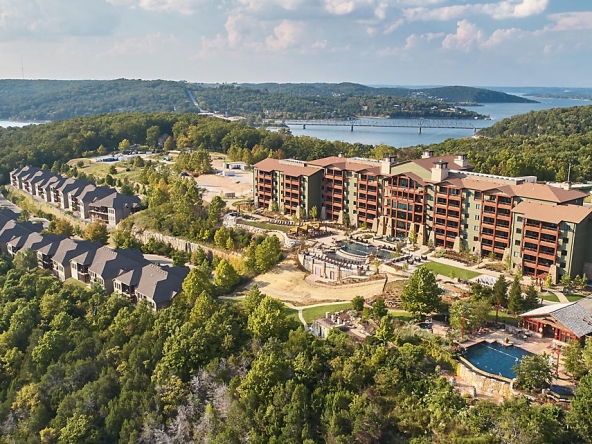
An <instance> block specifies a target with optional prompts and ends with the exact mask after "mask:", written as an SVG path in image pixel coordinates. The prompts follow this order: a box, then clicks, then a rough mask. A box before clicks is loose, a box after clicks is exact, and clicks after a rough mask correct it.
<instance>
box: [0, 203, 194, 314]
mask: <svg viewBox="0 0 592 444" xmlns="http://www.w3.org/2000/svg"><path fill="white" fill-rule="evenodd" d="M17 218H18V214H16V213H14V212H12V211H10V210H7V209H0V252H2V253H3V254H8V255H10V256H11V257H14V255H15V254H16V253H17V252H18V251H25V250H27V249H30V250H31V251H33V252H35V253H36V255H37V260H38V266H39V267H40V268H43V269H45V270H48V271H50V272H51V273H52V274H53V275H54V276H56V277H57V278H59V279H60V280H61V281H65V280H67V279H70V278H73V279H76V280H78V281H80V282H83V283H84V284H86V285H89V286H90V285H92V284H94V283H98V284H99V285H100V286H101V287H102V288H103V289H104V290H105V291H106V292H107V293H113V292H117V293H120V294H122V295H125V296H126V297H127V298H129V299H130V300H131V301H132V302H133V303H137V302H139V301H141V300H146V301H147V302H148V304H149V305H150V306H152V308H153V309H154V310H159V309H162V308H165V307H168V306H169V305H170V304H171V303H172V300H173V298H174V297H175V296H176V295H177V294H179V293H180V292H181V286H182V284H183V281H184V279H185V277H186V276H187V274H188V272H189V269H188V268H187V267H166V266H165V267H160V266H158V265H155V264H153V263H152V262H150V261H149V260H147V259H145V258H144V256H143V254H142V252H141V251H140V250H130V249H117V250H112V249H110V248H108V247H105V246H102V245H101V244H99V243H96V242H90V241H77V240H72V239H70V238H66V237H63V236H58V235H55V234H41V228H42V227H41V225H39V224H33V223H30V222H18V221H17V220H16V219H17Z"/></svg>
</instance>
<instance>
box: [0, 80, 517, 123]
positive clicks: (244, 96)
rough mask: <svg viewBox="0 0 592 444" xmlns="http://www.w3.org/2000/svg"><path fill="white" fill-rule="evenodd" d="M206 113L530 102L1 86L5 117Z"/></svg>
mask: <svg viewBox="0 0 592 444" xmlns="http://www.w3.org/2000/svg"><path fill="white" fill-rule="evenodd" d="M191 92H195V93H196V94H197V95H199V97H200V102H201V104H202V108H204V109H205V110H206V111H209V112H215V111H219V112H225V113H228V114H230V115H240V116H243V117H246V118H247V119H249V122H255V121H256V120H257V119H264V118H270V117H271V118H327V117H340V118H343V117H351V116H355V115H366V116H385V117H449V118H455V117H456V118H458V117H461V118H462V117H464V118H466V117H474V116H477V114H476V113H473V112H470V111H466V110H462V109H457V110H456V112H452V111H451V110H449V109H448V108H449V107H450V104H458V103H474V102H481V103H488V102H515V101H528V100H527V99H523V98H520V97H517V96H511V95H508V94H504V93H501V92H496V91H489V90H483V89H477V88H468V87H462V86H455V87H443V88H428V89H407V88H373V87H368V86H364V85H359V84H355V83H341V84H323V83H313V84H273V83H265V84H244V85H235V84H233V85H204V84H191V83H187V82H175V81H165V80H151V81H146V80H130V79H117V80H0V119H15V120H39V121H42V120H52V121H54V120H61V119H68V118H71V117H77V116H87V115H93V114H103V113H121V112H179V113H189V112H192V113H195V112H197V111H198V109H197V107H196V106H194V104H193V103H192V101H191V99H190V97H189V94H190V93H191Z"/></svg>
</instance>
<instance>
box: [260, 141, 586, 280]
mask: <svg viewBox="0 0 592 444" xmlns="http://www.w3.org/2000/svg"><path fill="white" fill-rule="evenodd" d="M288 165H289V166H290V167H292V168H293V169H290V171H291V172H292V175H295V174H296V172H295V171H301V174H300V175H305V174H306V175H307V177H315V181H316V180H317V177H318V178H319V179H318V180H319V181H320V184H321V185H320V186H318V187H315V188H314V189H311V188H310V187H308V188H307V189H303V191H304V190H306V192H303V191H301V192H300V193H299V194H298V196H299V198H300V199H301V200H304V201H306V202H309V203H308V204H307V205H305V206H306V208H308V209H310V208H311V207H312V204H310V202H314V203H315V204H316V205H320V208H321V211H320V212H319V213H318V214H319V216H320V218H321V219H323V220H328V221H335V222H339V223H343V222H344V221H346V219H345V217H344V216H345V215H347V220H348V221H349V224H350V225H353V226H362V225H363V224H365V225H366V226H368V227H370V228H372V229H373V230H374V231H375V232H377V233H378V234H380V235H386V236H393V237H397V238H404V237H407V236H408V234H409V231H410V230H411V229H413V230H414V231H415V232H416V233H417V235H418V243H420V244H428V243H431V244H433V245H434V246H435V247H441V248H446V249H454V250H457V251H460V250H463V251H469V252H472V253H474V254H477V255H479V256H483V257H495V258H496V259H498V260H502V259H504V260H510V262H511V264H512V266H513V267H515V268H519V269H520V270H521V271H522V273H523V274H525V275H530V276H533V277H537V278H543V279H544V278H546V276H547V275H548V274H551V276H552V280H553V281H555V282H557V281H558V280H559V279H560V278H561V276H562V275H563V274H566V273H567V274H569V275H570V276H572V277H574V276H575V275H577V274H582V273H585V274H586V276H588V277H589V278H592V248H585V246H586V245H587V244H588V243H589V242H592V216H591V213H592V209H590V208H588V207H584V206H583V201H584V197H586V194H585V193H583V192H581V191H577V190H573V189H570V186H569V185H568V184H563V185H562V187H557V186H550V185H546V184H540V183H537V178H536V177H534V176H524V177H505V176H496V175H491V174H481V173H474V172H473V171H472V167H471V165H469V164H468V160H467V156H466V155H464V154H459V155H456V156H437V157H436V156H434V153H433V151H429V150H425V151H424V152H423V155H422V157H421V159H416V160H409V161H405V162H400V163H397V162H396V160H395V159H394V157H388V158H385V159H383V160H380V161H379V160H373V159H360V158H346V157H344V156H342V155H340V156H333V157H327V158H323V159H318V160H313V161H308V162H298V161H279V160H275V159H266V160H265V161H263V162H260V163H258V164H256V165H254V171H255V177H256V181H257V182H258V186H256V187H255V188H254V198H255V202H256V204H258V206H259V207H266V208H268V207H270V204H271V202H281V200H282V199H283V197H284V196H283V195H282V190H283V189H282V188H281V182H282V181H281V180H280V179H278V178H279V177H281V175H282V174H285V173H278V171H280V170H282V169H286V168H288ZM296 165H298V167H297V166H296ZM298 168H300V170H298ZM315 169H316V171H317V172H315ZM274 175H275V176H274ZM317 175H318V176H317ZM274 177H276V178H275V179H274ZM315 183H318V182H315ZM290 192H291V193H292V192H294V193H295V192H296V189H295V188H290ZM279 208H281V207H279ZM318 208H319V207H317V209H318ZM286 213H287V214H292V213H291V212H290V211H286Z"/></svg>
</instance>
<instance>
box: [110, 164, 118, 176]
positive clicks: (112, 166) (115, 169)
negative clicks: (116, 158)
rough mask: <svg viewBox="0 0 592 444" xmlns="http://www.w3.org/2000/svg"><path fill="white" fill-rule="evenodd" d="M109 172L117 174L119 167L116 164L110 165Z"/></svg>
mask: <svg viewBox="0 0 592 444" xmlns="http://www.w3.org/2000/svg"><path fill="white" fill-rule="evenodd" d="M109 174H111V175H113V174H117V168H115V165H111V166H109Z"/></svg>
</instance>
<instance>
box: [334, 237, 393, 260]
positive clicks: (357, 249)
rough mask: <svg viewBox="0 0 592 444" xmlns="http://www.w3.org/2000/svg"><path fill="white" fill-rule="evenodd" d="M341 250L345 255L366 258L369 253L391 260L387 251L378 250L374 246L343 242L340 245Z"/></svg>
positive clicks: (390, 255)
mask: <svg viewBox="0 0 592 444" xmlns="http://www.w3.org/2000/svg"><path fill="white" fill-rule="evenodd" d="M341 249H342V250H343V251H345V252H346V253H349V254H352V255H354V256H362V257H368V256H370V254H371V253H374V254H375V255H376V256H378V257H379V258H381V259H385V260H386V259H391V258H392V254H391V253H390V252H389V251H384V250H380V249H378V248H377V247H375V246H374V245H365V244H359V243H357V242H351V241H344V242H342V243H341Z"/></svg>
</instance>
